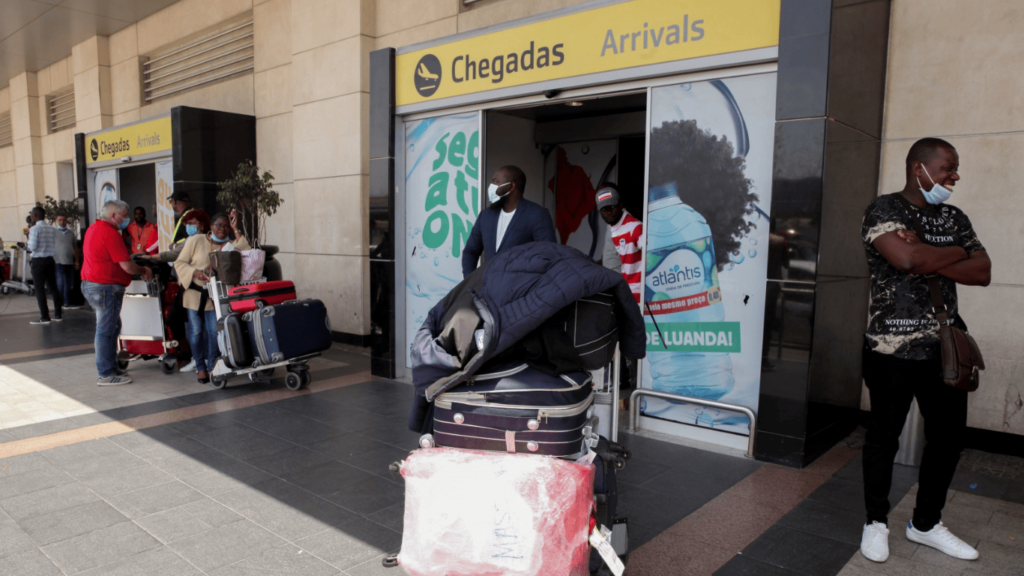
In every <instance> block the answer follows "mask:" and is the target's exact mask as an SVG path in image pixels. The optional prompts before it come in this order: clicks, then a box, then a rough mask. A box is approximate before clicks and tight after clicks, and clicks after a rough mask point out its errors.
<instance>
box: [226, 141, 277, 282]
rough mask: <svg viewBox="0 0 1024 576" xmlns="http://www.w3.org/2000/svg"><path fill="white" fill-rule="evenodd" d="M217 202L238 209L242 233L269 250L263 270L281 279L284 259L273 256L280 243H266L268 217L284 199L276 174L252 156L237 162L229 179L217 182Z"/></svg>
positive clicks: (265, 249) (270, 277)
mask: <svg viewBox="0 0 1024 576" xmlns="http://www.w3.org/2000/svg"><path fill="white" fill-rule="evenodd" d="M217 187H218V188H219V189H220V191H219V192H218V193H217V202H218V203H219V204H220V205H221V206H223V207H224V208H225V209H227V210H237V211H238V220H239V222H238V224H239V226H240V227H241V231H242V233H243V234H244V235H245V237H246V238H247V239H248V240H249V242H250V243H251V244H252V247H253V248H257V249H260V250H263V251H264V252H266V262H265V263H264V265H263V274H264V276H266V277H267V280H280V279H281V263H280V262H278V261H277V260H274V254H276V253H277V251H278V248H277V246H267V245H265V244H264V241H265V240H266V238H267V227H266V222H267V218H269V217H270V216H273V215H274V214H276V213H277V209H278V208H279V207H280V206H281V204H283V203H284V200H283V199H282V198H281V196H280V195H279V194H278V193H277V192H275V191H274V175H273V174H271V173H270V172H269V171H263V172H262V174H261V171H260V168H259V167H258V166H256V164H255V163H254V162H253V161H252V160H246V161H244V162H242V163H241V164H239V165H238V170H236V171H235V174H234V175H233V176H232V177H231V178H230V179H228V180H225V181H224V182H218V183H217Z"/></svg>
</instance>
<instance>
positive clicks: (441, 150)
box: [431, 132, 451, 170]
mask: <svg viewBox="0 0 1024 576" xmlns="http://www.w3.org/2000/svg"><path fill="white" fill-rule="evenodd" d="M449 135H451V132H448V133H447V134H445V135H444V136H441V138H440V139H439V140H438V141H437V144H435V145H434V150H437V160H434V164H433V165H432V166H431V168H432V169H433V170H437V169H438V168H440V167H441V165H442V164H444V158H445V156H447V154H448V144H447V143H446V142H445V141H444V139H445V138H447V137H448V136H449Z"/></svg>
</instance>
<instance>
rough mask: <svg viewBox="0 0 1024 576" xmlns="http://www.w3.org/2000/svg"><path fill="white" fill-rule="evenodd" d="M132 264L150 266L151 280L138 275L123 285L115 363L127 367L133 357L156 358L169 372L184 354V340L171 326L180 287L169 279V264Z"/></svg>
mask: <svg viewBox="0 0 1024 576" xmlns="http://www.w3.org/2000/svg"><path fill="white" fill-rule="evenodd" d="M135 262H136V264H139V265H143V266H149V267H150V268H151V269H152V270H153V278H152V279H151V280H148V281H147V280H143V279H142V277H141V276H136V277H134V278H133V279H132V282H131V284H129V285H128V287H127V288H125V291H124V300H123V301H122V303H121V335H120V336H118V339H117V342H118V349H119V351H118V355H117V365H118V368H120V369H121V370H125V369H127V368H128V364H129V362H131V361H133V360H152V359H153V358H157V359H159V360H160V370H161V371H162V372H163V373H164V374H173V373H174V372H175V371H176V370H177V369H178V365H179V364H180V362H179V361H180V360H182V359H183V358H184V357H185V356H186V355H187V354H188V342H185V341H179V340H178V339H177V338H175V336H174V333H173V331H172V330H171V313H172V309H173V305H174V300H175V298H177V296H178V292H179V291H180V290H181V287H180V285H179V284H178V282H177V281H175V280H173V279H171V270H170V266H168V265H167V264H159V263H153V262H149V261H147V260H138V259H136V260H135Z"/></svg>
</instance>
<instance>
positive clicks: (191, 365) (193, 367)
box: [180, 358, 196, 372]
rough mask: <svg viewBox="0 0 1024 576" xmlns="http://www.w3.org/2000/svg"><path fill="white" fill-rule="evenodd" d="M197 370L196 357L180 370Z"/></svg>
mask: <svg viewBox="0 0 1024 576" xmlns="http://www.w3.org/2000/svg"><path fill="white" fill-rule="evenodd" d="M195 371H196V361H195V358H193V359H192V360H191V361H190V362H189V363H188V364H185V365H184V366H182V367H181V370H180V372H195Z"/></svg>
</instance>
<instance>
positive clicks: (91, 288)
mask: <svg viewBox="0 0 1024 576" xmlns="http://www.w3.org/2000/svg"><path fill="white" fill-rule="evenodd" d="M129 222H131V220H130V219H129V218H128V204H126V203H124V202H122V201H120V200H109V201H107V202H106V203H104V204H103V208H101V209H100V213H99V217H98V219H97V220H96V222H94V223H93V224H92V226H89V228H88V229H86V231H85V241H84V243H83V245H82V256H83V259H84V262H83V264H82V294H83V295H85V299H86V301H88V302H89V305H90V306H92V309H93V310H95V311H96V339H95V345H96V371H97V372H99V375H100V379H99V380H98V381H97V382H96V383H97V384H98V385H100V386H119V385H121V384H131V382H132V379H131V378H129V377H128V376H127V374H122V373H121V372H119V371H118V369H117V337H118V335H120V334H121V302H122V300H123V299H124V289H125V287H126V286H128V284H131V281H132V275H133V274H138V275H141V276H142V277H143V278H145V279H146V280H149V279H151V278H152V277H153V272H152V271H151V270H150V269H149V268H146V267H145V266H139V265H138V264H136V263H134V262H132V258H131V255H130V254H129V253H128V248H127V247H126V246H125V245H124V240H123V238H122V236H121V231H122V230H124V229H125V228H127V227H128V224H129Z"/></svg>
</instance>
